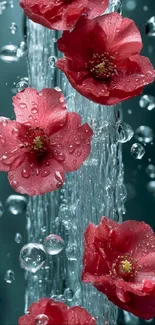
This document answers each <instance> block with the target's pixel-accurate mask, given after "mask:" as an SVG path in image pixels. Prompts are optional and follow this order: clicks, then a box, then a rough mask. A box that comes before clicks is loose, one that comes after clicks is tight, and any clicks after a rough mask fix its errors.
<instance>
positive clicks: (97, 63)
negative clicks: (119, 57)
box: [87, 52, 116, 80]
mask: <svg viewBox="0 0 155 325" xmlns="http://www.w3.org/2000/svg"><path fill="white" fill-rule="evenodd" d="M87 67H88V69H89V71H90V72H91V73H92V75H93V77H94V78H96V79H101V80H104V79H108V78H110V77H112V76H114V74H115V73H116V64H115V58H114V57H113V56H110V55H109V54H108V53H107V52H105V53H104V54H93V57H92V59H91V60H90V61H89V63H88V64H87Z"/></svg>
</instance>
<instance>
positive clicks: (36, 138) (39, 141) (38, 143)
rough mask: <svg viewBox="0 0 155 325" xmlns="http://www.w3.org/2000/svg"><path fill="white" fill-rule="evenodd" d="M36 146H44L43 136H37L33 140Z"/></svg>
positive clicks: (34, 147) (36, 147)
mask: <svg viewBox="0 0 155 325" xmlns="http://www.w3.org/2000/svg"><path fill="white" fill-rule="evenodd" d="M33 143H34V146H33V149H34V150H39V149H41V148H42V147H43V142H42V141H41V136H38V137H35V139H34V140H33Z"/></svg>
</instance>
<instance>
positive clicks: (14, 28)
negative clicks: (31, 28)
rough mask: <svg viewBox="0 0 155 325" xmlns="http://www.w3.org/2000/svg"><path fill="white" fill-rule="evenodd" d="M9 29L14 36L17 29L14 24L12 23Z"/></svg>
mask: <svg viewBox="0 0 155 325" xmlns="http://www.w3.org/2000/svg"><path fill="white" fill-rule="evenodd" d="M9 29H10V32H11V34H13V35H14V34H16V32H17V30H18V27H17V25H16V24H15V23H12V24H11V26H10V28H9Z"/></svg>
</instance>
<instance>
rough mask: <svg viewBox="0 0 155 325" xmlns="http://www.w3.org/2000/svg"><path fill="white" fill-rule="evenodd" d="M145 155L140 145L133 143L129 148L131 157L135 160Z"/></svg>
mask: <svg viewBox="0 0 155 325" xmlns="http://www.w3.org/2000/svg"><path fill="white" fill-rule="evenodd" d="M144 154H145V149H144V147H143V146H142V145H141V144H140V143H134V144H133V145H132V147H131V155H132V156H133V157H134V158H135V159H141V158H142V157H143V156H144Z"/></svg>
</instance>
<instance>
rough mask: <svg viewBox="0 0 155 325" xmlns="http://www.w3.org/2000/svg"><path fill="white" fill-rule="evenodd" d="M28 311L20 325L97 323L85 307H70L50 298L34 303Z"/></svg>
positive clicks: (81, 324) (80, 324)
mask: <svg viewBox="0 0 155 325" xmlns="http://www.w3.org/2000/svg"><path fill="white" fill-rule="evenodd" d="M28 312H29V314H27V315H24V316H22V317H20V318H19V320H18V324H19V325H37V324H38V325H39V324H44V325H75V324H77V325H88V324H89V325H95V320H94V318H93V317H92V316H91V315H90V314H89V313H88V312H87V311H86V310H85V309H83V308H81V307H72V308H69V307H68V306H66V305H65V304H64V303H62V302H56V301H54V300H52V299H48V298H42V299H40V300H39V302H35V303H33V304H32V305H31V306H30V308H29V309H28ZM37 321H38V322H37ZM39 321H40V322H39Z"/></svg>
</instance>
